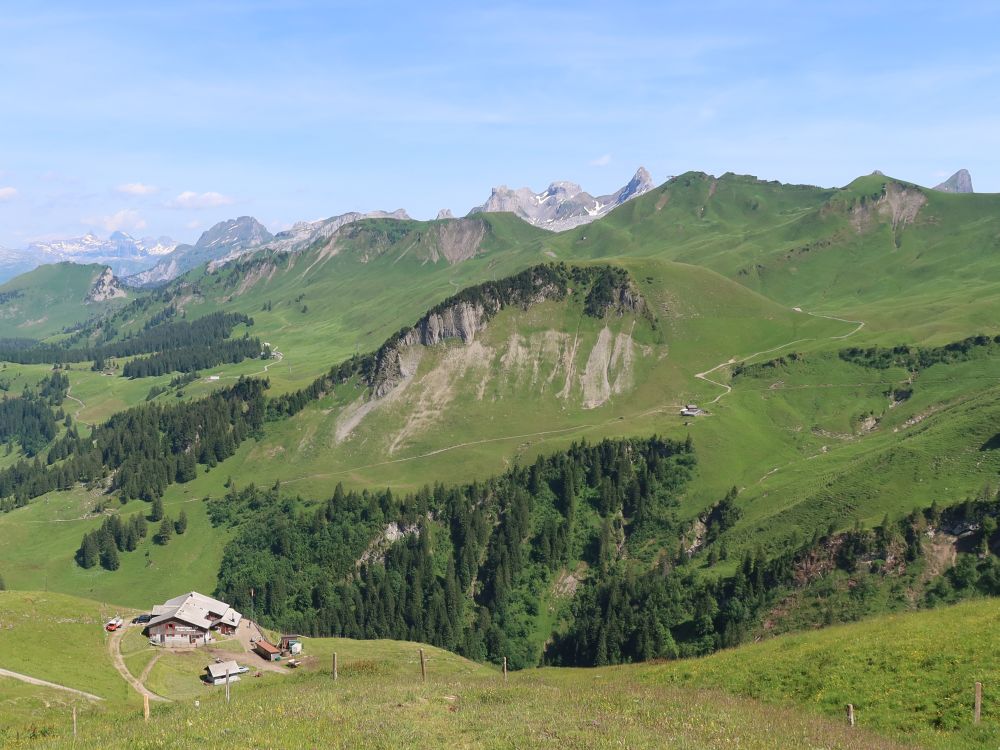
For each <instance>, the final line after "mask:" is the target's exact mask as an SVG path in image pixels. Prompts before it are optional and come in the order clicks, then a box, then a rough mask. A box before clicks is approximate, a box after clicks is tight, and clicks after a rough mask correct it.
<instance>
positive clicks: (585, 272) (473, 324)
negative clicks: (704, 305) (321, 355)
mask: <svg viewBox="0 0 1000 750" xmlns="http://www.w3.org/2000/svg"><path fill="white" fill-rule="evenodd" d="M571 284H573V285H574V286H576V287H579V286H581V285H589V286H590V289H589V291H588V292H587V294H586V295H583V294H581V296H583V297H584V310H585V312H586V314H588V315H590V316H592V317H597V318H604V317H605V316H606V315H608V314H611V313H616V314H618V315H623V314H625V313H626V312H632V313H638V314H641V313H644V312H645V310H646V305H645V301H644V300H643V298H642V296H641V295H640V294H639V293H638V291H637V290H636V289H635V288H634V286H633V284H632V281H631V279H630V278H629V276H628V274H627V273H626V272H625V271H623V270H622V269H618V268H613V267H611V266H603V267H596V268H587V269H570V268H567V267H566V266H535V267H534V268H529V269H528V270H527V271H523V272H522V273H520V274H518V275H517V276H513V277H511V278H509V279H504V280H502V281H499V282H488V283H486V284H481V285H479V286H476V287H470V288H469V289H465V290H463V291H462V292H460V293H459V294H457V295H455V296H454V297H452V298H450V299H448V300H445V301H444V302H442V303H441V304H440V305H438V306H437V307H435V308H434V309H432V310H430V311H429V312H428V313H427V314H426V315H424V316H423V317H422V318H421V319H420V320H419V321H417V323H416V324H415V325H414V326H413V327H412V328H404V329H403V330H402V331H400V332H399V333H398V334H396V336H394V337H393V338H391V339H390V340H389V341H387V342H386V343H385V344H383V345H382V347H381V348H380V349H379V350H378V352H376V354H375V355H374V357H373V360H372V362H371V365H370V367H369V368H368V369H367V371H366V373H365V377H366V380H367V383H368V386H369V387H370V388H371V396H372V398H374V399H379V398H383V397H384V396H386V395H388V394H389V393H390V392H391V391H392V390H393V389H394V388H395V387H396V386H397V385H398V384H399V383H400V382H402V381H403V380H404V379H405V378H406V377H407V376H408V375H411V374H412V373H410V372H407V365H406V363H405V362H404V358H403V356H402V352H403V350H404V349H406V348H407V347H410V346H417V345H419V346H434V345H435V344H440V343H442V342H444V341H447V340H449V339H459V340H461V341H462V343H464V344H470V343H472V342H473V341H474V340H475V337H476V336H477V335H478V334H479V332H480V331H482V330H483V329H484V328H485V327H486V325H487V323H488V322H489V320H490V319H491V318H493V317H494V316H495V315H496V314H497V313H498V312H500V311H501V310H502V309H504V308H506V307H515V306H517V307H521V308H524V309H527V308H528V307H531V306H532V305H536V304H539V303H541V302H545V301H547V300H556V301H557V300H562V299H565V298H566V296H567V294H568V293H569V291H570V285H571ZM577 291H578V292H583V291H584V290H583V289H579V288H577Z"/></svg>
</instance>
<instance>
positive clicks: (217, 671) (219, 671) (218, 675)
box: [203, 661, 248, 685]
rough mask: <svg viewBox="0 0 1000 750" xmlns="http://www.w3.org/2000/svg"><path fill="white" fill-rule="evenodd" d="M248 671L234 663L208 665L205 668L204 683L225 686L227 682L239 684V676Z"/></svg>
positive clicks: (225, 662)
mask: <svg viewBox="0 0 1000 750" xmlns="http://www.w3.org/2000/svg"><path fill="white" fill-rule="evenodd" d="M246 671H248V670H247V668H246V667H241V666H240V665H239V664H237V663H236V662H235V661H223V662H219V663H218V664H209V665H208V666H207V667H205V677H204V678H203V679H204V680H205V682H207V683H208V684H209V685H225V684H226V680H229V682H239V679H240V675H241V674H243V673H244V672H246Z"/></svg>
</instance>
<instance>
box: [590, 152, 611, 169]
mask: <svg viewBox="0 0 1000 750" xmlns="http://www.w3.org/2000/svg"><path fill="white" fill-rule="evenodd" d="M610 163H611V154H604V155H603V156H598V157H597V158H596V159H594V160H593V161H591V162H590V166H592V167H606V166H608V165H609V164H610Z"/></svg>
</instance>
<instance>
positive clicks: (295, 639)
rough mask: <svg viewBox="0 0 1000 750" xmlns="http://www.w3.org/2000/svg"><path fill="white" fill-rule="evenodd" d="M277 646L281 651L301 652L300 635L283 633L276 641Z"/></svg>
mask: <svg viewBox="0 0 1000 750" xmlns="http://www.w3.org/2000/svg"><path fill="white" fill-rule="evenodd" d="M278 647H279V648H280V649H281V652H282V653H289V654H301V653H302V636H301V635H298V634H296V633H290V634H288V635H283V636H281V641H280V642H279V643H278Z"/></svg>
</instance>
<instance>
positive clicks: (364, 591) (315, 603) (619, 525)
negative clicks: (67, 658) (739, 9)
mask: <svg viewBox="0 0 1000 750" xmlns="http://www.w3.org/2000/svg"><path fill="white" fill-rule="evenodd" d="M694 463H695V458H694V453H693V448H692V446H691V444H690V442H676V441H672V440H666V439H661V438H657V437H653V438H648V439H630V440H619V441H610V440H609V441H604V442H601V443H598V444H595V445H588V444H586V443H581V444H577V445H574V446H572V447H571V448H570V449H568V450H566V451H563V452H560V453H557V454H554V455H552V456H548V457H539V459H538V460H537V461H536V462H535V463H534V464H532V465H531V466H530V467H515V468H512V469H510V470H509V471H507V472H506V473H504V474H503V475H501V476H498V477H494V478H492V479H489V480H487V481H485V482H481V483H479V482H474V483H472V484H468V485H464V486H458V487H445V486H444V485H440V484H439V485H436V486H435V487H433V488H430V487H426V488H424V489H422V490H420V491H419V492H416V493H411V494H407V495H401V496H397V495H395V494H394V493H392V491H391V490H374V491H369V490H365V491H362V492H357V491H345V490H344V489H343V487H340V486H338V488H337V489H336V491H335V492H334V495H333V496H332V497H331V498H330V499H329V500H328V501H326V502H323V503H320V504H319V505H318V506H316V505H310V504H307V503H304V502H303V501H301V500H300V499H291V498H281V497H280V493H279V491H278V489H277V488H273V489H272V490H270V491H266V492H265V491H261V490H258V489H256V488H253V487H248V488H244V489H243V490H236V489H235V488H233V489H231V490H230V492H229V494H228V495H227V496H226V497H225V498H220V499H215V500H212V501H210V503H209V514H210V517H211V518H212V519H213V522H214V523H216V524H220V525H221V524H235V525H236V526H237V530H236V533H235V536H234V538H233V540H232V541H231V542H230V543H229V544H227V546H226V549H225V552H224V559H223V563H222V565H221V568H220V574H219V585H218V590H217V594H218V595H219V596H221V597H223V598H225V599H226V600H227V601H231V602H233V604H234V606H236V607H237V608H240V607H243V608H244V609H246V608H248V607H250V606H251V602H250V591H251V589H253V590H256V591H257V592H259V594H260V596H259V598H258V599H257V602H256V609H257V612H258V613H260V614H261V615H262V619H263V621H265V622H267V623H269V624H273V625H275V626H279V625H280V626H281V627H290V628H293V629H298V630H301V631H303V632H308V633H312V634H316V635H338V636H344V637H353V638H399V639H410V640H417V641H424V642H428V643H432V644H434V645H439V646H442V647H443V648H448V649H451V650H455V651H458V652H459V653H462V654H464V655H466V656H469V657H471V658H475V659H491V660H499V659H500V658H502V657H503V656H508V657H509V658H510V659H511V663H512V664H513V665H515V666H527V665H529V664H535V663H537V662H538V659H539V652H538V650H539V649H540V644H539V643H538V642H537V639H533V638H532V637H530V635H529V634H530V633H532V632H533V631H534V630H535V629H536V627H537V624H538V618H539V611H538V602H539V600H540V598H541V595H542V592H543V590H545V589H547V587H549V586H550V585H551V584H552V582H553V580H554V577H555V576H556V574H557V572H558V571H560V570H561V569H563V568H565V567H566V566H568V565H576V563H577V562H578V561H581V560H582V561H586V562H587V563H588V564H590V565H591V566H592V567H593V568H594V569H597V570H606V569H609V568H610V567H613V566H614V565H616V564H619V563H621V564H624V562H623V561H624V560H626V559H631V558H632V555H635V557H636V558H637V559H643V558H644V556H646V555H647V554H648V551H646V550H644V549H641V548H640V547H644V546H645V544H644V542H645V541H646V540H649V539H654V538H667V539H671V540H674V541H676V540H677V539H678V538H679V534H680V529H681V525H680V524H679V523H678V522H677V519H676V516H675V510H674V509H675V507H676V496H677V494H678V493H679V491H680V490H681V488H682V487H683V486H684V484H685V482H686V481H687V479H688V477H689V476H690V472H691V469H692V467H693V465H694ZM632 539H635V540H636V541H637V544H636V547H635V549H629V550H628V552H626V548H627V547H628V545H629V541H630V540H632Z"/></svg>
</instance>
